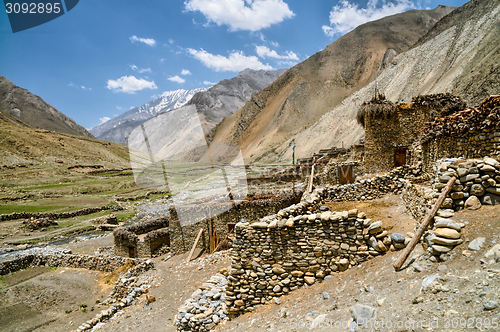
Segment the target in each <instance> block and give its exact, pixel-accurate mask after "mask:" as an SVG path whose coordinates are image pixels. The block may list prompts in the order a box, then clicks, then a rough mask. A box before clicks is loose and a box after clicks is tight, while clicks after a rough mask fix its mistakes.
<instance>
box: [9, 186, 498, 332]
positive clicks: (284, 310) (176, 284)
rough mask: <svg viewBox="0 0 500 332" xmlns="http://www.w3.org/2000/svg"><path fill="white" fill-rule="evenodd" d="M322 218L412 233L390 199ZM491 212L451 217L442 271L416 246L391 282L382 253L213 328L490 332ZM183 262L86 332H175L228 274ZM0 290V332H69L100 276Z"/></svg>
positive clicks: (92, 244)
mask: <svg viewBox="0 0 500 332" xmlns="http://www.w3.org/2000/svg"><path fill="white" fill-rule="evenodd" d="M330 208H331V210H345V209H351V208H358V209H360V210H361V211H363V212H365V213H367V215H368V216H371V217H373V218H374V219H376V220H379V219H380V220H383V222H384V226H385V227H387V228H389V229H391V230H392V231H397V232H401V233H406V232H408V231H412V230H413V229H414V221H413V219H411V217H410V216H409V215H407V214H406V213H405V212H404V206H403V205H402V203H401V201H400V198H399V197H398V196H395V195H388V196H386V197H384V198H381V199H377V200H374V201H370V202H343V203H331V204H330ZM499 211H500V210H499V208H498V207H494V206H483V207H482V208H481V209H480V210H478V211H461V212H458V213H456V214H455V217H454V218H453V219H454V220H455V221H457V222H463V223H466V227H465V228H464V229H463V231H462V232H463V234H464V236H465V242H464V243H463V244H462V245H460V246H458V247H456V248H455V249H454V250H453V251H452V252H450V254H448V255H447V260H446V261H441V262H437V261H436V260H435V259H434V258H431V256H430V255H429V254H427V253H426V252H424V250H423V248H422V246H421V245H418V246H417V248H416V249H415V250H414V252H413V253H412V255H411V256H410V258H411V260H409V261H408V262H407V264H406V268H405V269H403V270H402V271H400V272H397V273H396V272H394V269H393V267H392V263H393V261H394V260H395V259H396V258H397V257H398V256H399V252H388V253H387V254H385V255H383V256H379V257H377V258H374V259H372V260H370V261H368V262H365V263H363V264H361V265H359V266H358V267H355V268H352V269H350V270H347V271H345V272H341V273H336V274H333V275H332V276H331V277H330V278H327V279H328V280H325V281H324V282H322V283H319V284H314V285H312V286H306V287H304V288H302V289H299V290H297V291H295V292H292V293H291V294H288V295H286V296H283V297H281V298H279V299H275V300H273V301H271V302H270V303H268V304H266V305H263V306H261V307H259V308H257V309H255V310H254V311H253V312H251V313H248V314H245V315H242V316H239V317H237V318H235V319H233V320H231V321H227V322H225V323H223V324H220V325H219V326H218V327H217V328H216V331H234V330H245V331H306V330H332V329H333V330H339V331H346V330H349V329H350V330H352V331H354V330H360V331H363V330H367V331H368V330H372V328H373V330H380V331H412V330H413V331H424V330H433V331H466V330H470V329H472V328H474V329H477V330H492V331H494V330H498V328H495V326H497V325H496V324H497V323H498V320H500V308H498V307H495V305H498V302H500V301H499V300H500V299H499V294H500V289H499V287H500V264H499V263H493V264H490V263H489V262H487V261H488V260H489V259H485V258H484V255H485V253H486V252H487V251H488V250H489V249H490V248H491V247H493V246H494V245H495V243H497V242H498V241H500V213H499ZM477 237H485V238H486V241H485V243H484V245H483V247H482V248H481V250H479V251H471V250H468V249H467V246H468V244H469V243H470V241H472V240H473V239H475V238H477ZM112 242H113V239H112V236H111V235H108V236H104V237H100V238H97V239H90V240H86V241H79V242H76V243H68V244H64V245H62V247H64V248H68V249H71V250H72V251H73V252H74V253H92V252H93V251H95V250H96V249H97V248H100V247H106V246H111V245H112ZM186 256H187V254H184V255H181V256H175V257H170V256H169V255H165V256H162V257H158V258H155V259H154V263H155V266H156V268H155V269H154V270H151V271H148V272H146V275H145V277H147V278H148V279H149V280H151V285H152V287H151V289H150V291H149V293H150V294H151V295H154V296H155V297H156V301H155V302H153V303H151V304H144V303H140V302H139V303H138V304H137V305H133V306H130V307H126V308H125V309H124V310H123V313H122V314H118V315H116V316H115V317H113V318H112V319H110V320H109V321H108V322H107V323H106V324H102V325H99V326H97V327H96V328H95V330H98V331H103V332H104V331H106V332H107V331H145V330H146V331H176V327H175V326H174V325H173V322H174V319H175V315H176V314H177V308H178V307H179V306H181V305H182V304H183V302H184V301H185V300H186V299H187V298H188V297H190V295H191V294H192V293H193V292H194V290H196V289H197V287H199V286H200V285H201V284H203V282H205V281H206V280H208V279H209V278H210V277H211V276H212V275H215V274H216V273H217V272H218V271H220V270H221V269H222V268H224V267H229V266H230V258H229V253H228V252H227V251H226V252H220V253H215V254H212V255H209V256H201V257H200V258H197V259H195V260H193V261H191V262H190V263H186V262H185V260H186ZM481 260H483V262H481ZM431 275H438V276H439V278H437V279H436V280H434V281H433V282H432V283H430V286H429V287H427V288H424V289H423V287H422V284H423V281H424V280H429V279H428V277H429V276H431ZM426 278H427V279H426ZM1 283H2V284H1V286H0V287H3V289H1V290H0V294H1V296H0V298H1V299H2V300H1V302H0V325H1V326H2V327H3V328H2V331H4V330H6V331H32V330H34V331H70V330H74V329H76V328H77V327H78V326H79V325H80V324H81V323H83V322H84V321H85V320H87V319H89V318H90V317H92V316H93V315H95V312H91V311H90V309H91V308H92V307H95V309H96V310H100V309H98V308H99V306H100V305H99V304H98V303H96V301H97V300H99V299H103V298H106V296H107V294H109V291H110V287H109V286H108V285H107V284H106V276H105V275H104V274H102V273H96V272H90V271H85V270H76V269H64V268H57V269H54V268H42V267H39V268H30V269H27V270H22V271H19V272H16V273H13V274H11V275H9V276H7V277H5V278H3V280H2V281H1ZM62 285H64V286H62ZM68 285H71V286H70V287H68ZM106 286H108V287H106ZM82 305H87V307H86V308H84V307H83V306H82ZM485 308H487V309H491V310H487V309H485ZM84 309H86V310H84ZM353 309H355V310H358V311H360V310H361V312H363V313H364V314H373V315H374V316H373V317H374V318H375V320H373V321H372V322H373V324H375V325H373V326H372V328H370V326H369V325H366V326H363V325H361V326H358V327H355V326H354V325H353V324H352V321H353V319H352V316H353V312H352V311H353ZM67 310H68V311H69V310H72V311H71V312H69V313H66V311H67ZM84 311H86V312H84ZM26 317H28V318H26ZM320 322H321V323H322V325H320ZM391 324H392V327H391ZM464 324H465V325H464ZM469 327H471V328H469Z"/></svg>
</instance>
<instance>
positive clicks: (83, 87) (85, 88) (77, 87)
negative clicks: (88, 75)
mask: <svg viewBox="0 0 500 332" xmlns="http://www.w3.org/2000/svg"><path fill="white" fill-rule="evenodd" d="M68 86H70V87H72V88H76V89H82V90H89V91H92V88H87V87H86V86H84V85H76V84H74V83H73V82H69V84H68Z"/></svg>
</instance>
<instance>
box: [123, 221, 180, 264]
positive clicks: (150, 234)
mask: <svg viewBox="0 0 500 332" xmlns="http://www.w3.org/2000/svg"><path fill="white" fill-rule="evenodd" d="M168 226H169V220H168V219H167V218H157V219H152V220H148V221H143V222H139V223H137V224H133V225H130V226H127V227H120V228H117V229H115V230H114V232H113V236H114V242H115V248H114V250H115V255H117V256H123V257H130V258H151V257H153V254H154V253H155V251H156V250H158V249H159V248H161V247H164V246H170V231H169V228H168Z"/></svg>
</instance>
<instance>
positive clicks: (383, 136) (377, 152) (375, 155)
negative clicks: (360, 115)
mask: <svg viewBox="0 0 500 332" xmlns="http://www.w3.org/2000/svg"><path fill="white" fill-rule="evenodd" d="M400 135H401V129H400V123H399V117H398V116H394V115H392V116H390V117H389V118H379V117H372V116H366V117H365V167H366V171H367V172H368V173H378V172H386V171H389V170H391V169H392V168H393V167H394V149H395V148H396V146H397V142H398V139H399V136H400Z"/></svg>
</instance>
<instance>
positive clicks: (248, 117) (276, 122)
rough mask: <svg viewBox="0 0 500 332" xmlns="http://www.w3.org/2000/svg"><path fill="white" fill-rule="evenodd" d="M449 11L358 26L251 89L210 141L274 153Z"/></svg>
mask: <svg viewBox="0 0 500 332" xmlns="http://www.w3.org/2000/svg"><path fill="white" fill-rule="evenodd" d="M453 9H454V7H447V6H440V7H438V8H436V9H433V10H410V11H407V12H404V13H401V14H396V15H392V16H388V17H384V18H382V19H380V20H377V21H372V22H368V23H365V24H363V25H361V26H359V27H357V28H356V29H354V30H352V31H351V32H349V33H347V34H345V35H344V36H342V37H340V38H338V39H337V40H336V41H335V42H333V43H331V44H330V45H328V46H327V47H325V49H324V50H322V51H320V52H318V53H316V54H314V55H312V56H311V57H309V58H308V59H307V60H305V61H303V62H301V63H300V64H298V65H296V66H294V67H293V68H291V69H289V70H288V71H287V72H286V73H285V74H284V75H283V76H282V78H283V79H280V80H277V81H276V82H274V83H273V84H271V85H270V86H269V87H267V88H266V89H265V90H263V91H262V92H260V93H256V94H255V95H254V97H252V99H251V100H250V101H249V102H248V103H247V104H245V106H243V107H242V108H241V109H240V110H239V111H238V112H236V113H235V114H233V115H231V116H229V117H227V118H226V119H224V121H222V122H221V123H220V124H219V125H218V126H217V128H216V129H215V130H213V132H212V133H211V134H210V135H209V138H210V140H213V141H222V142H232V143H236V144H238V145H239V146H240V148H241V149H242V151H243V156H244V158H245V160H247V161H248V162H251V161H259V160H261V159H262V158H264V156H265V155H267V154H274V152H272V151H273V150H274V149H275V148H276V147H277V146H279V145H280V144H282V143H283V142H285V141H287V140H288V139H290V137H292V136H294V135H296V134H298V133H300V132H301V131H303V130H305V129H306V128H308V127H310V126H312V125H313V124H314V123H316V122H317V121H318V120H319V119H320V118H321V117H322V116H323V115H324V114H326V113H327V112H329V111H330V110H331V109H333V108H335V107H336V106H338V105H339V104H341V103H342V101H343V100H344V99H345V98H347V97H349V96H350V95H351V94H352V93H354V92H356V91H358V90H359V89H361V88H362V87H364V86H366V85H367V84H368V83H370V82H372V81H373V80H374V79H375V78H376V77H377V75H378V74H379V73H380V72H381V71H382V70H384V66H386V65H387V64H389V63H390V62H391V61H392V58H394V57H395V56H396V55H397V54H400V53H402V52H404V51H406V50H408V49H410V48H411V47H412V46H413V45H414V44H415V43H416V42H417V41H418V39H419V38H420V37H421V36H422V35H424V34H425V33H426V32H427V31H428V30H429V29H430V27H432V26H433V25H434V24H435V23H436V22H437V21H439V19H441V18H442V17H444V16H445V15H447V14H448V13H450V12H451V11H452V10H453ZM290 146H291V145H290Z"/></svg>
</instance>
